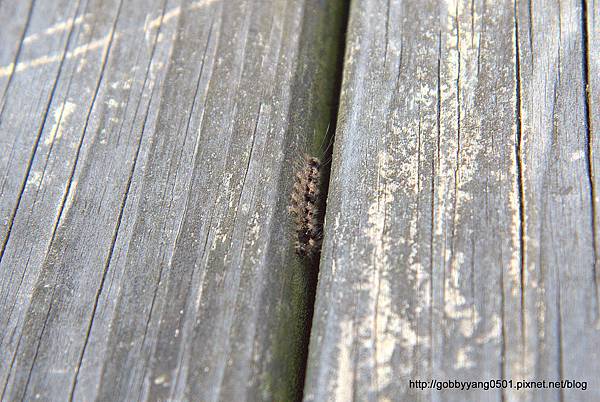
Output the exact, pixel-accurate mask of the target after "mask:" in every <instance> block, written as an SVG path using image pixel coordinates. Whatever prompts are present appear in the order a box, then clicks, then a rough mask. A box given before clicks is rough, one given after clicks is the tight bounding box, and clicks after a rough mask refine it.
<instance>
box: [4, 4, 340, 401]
mask: <svg viewBox="0 0 600 402" xmlns="http://www.w3.org/2000/svg"><path fill="white" fill-rule="evenodd" d="M17 3H19V5H7V4H8V2H2V15H1V17H0V18H1V22H2V23H0V26H1V27H2V30H3V36H2V37H3V41H5V42H6V43H7V44H8V46H7V47H6V48H3V50H2V52H1V53H0V61H1V62H2V63H5V64H4V66H3V67H2V69H1V71H2V74H4V75H3V76H2V81H0V85H2V86H1V87H0V89H1V90H2V91H4V92H3V93H4V95H3V98H2V102H3V103H2V116H1V122H0V141H1V142H2V148H3V149H9V150H10V152H2V160H1V161H2V164H1V165H0V175H1V177H2V180H3V184H2V190H1V194H2V197H1V200H2V202H1V204H0V214H1V216H2V226H1V227H0V230H1V231H0V235H1V236H2V239H3V243H2V244H3V246H2V257H1V261H0V264H1V265H0V276H1V277H0V283H1V285H0V286H1V288H0V289H1V293H0V295H1V296H0V328H2V341H1V344H0V362H1V363H0V386H1V387H2V388H1V389H2V400H34V399H40V400H82V401H83V400H85V401H88V400H206V401H211V400H262V399H267V400H270V399H275V400H294V399H299V398H300V396H301V388H302V383H303V366H304V364H305V353H306V348H307V328H308V326H309V324H310V321H309V320H310V311H311V307H310V306H311V304H312V301H311V297H310V287H311V281H314V279H311V277H312V276H314V275H313V274H312V273H311V271H307V270H306V267H305V266H304V264H303V263H302V262H301V261H300V260H298V259H297V258H296V256H295V255H294V253H293V240H292V238H291V233H293V228H292V227H291V219H290V218H289V216H288V213H287V205H288V198H289V197H288V196H289V194H290V191H291V188H292V185H293V174H294V169H295V167H294V166H295V165H296V164H297V162H299V161H300V160H301V157H302V154H303V152H305V151H306V150H308V149H309V148H311V147H312V143H313V142H314V143H315V144H319V143H320V142H321V141H322V137H323V135H324V132H325V129H326V127H327V124H328V122H329V121H330V120H331V117H330V114H331V110H332V105H333V104H334V95H335V94H334V91H333V90H332V88H333V87H334V83H335V81H336V79H335V74H336V64H337V63H336V59H337V53H338V47H339V41H340V34H341V26H342V17H343V13H340V12H339V11H340V4H341V3H336V2H329V3H325V2H321V1H316V0H306V1H301V0H298V1H292V0H290V1H285V0H273V1H269V2H254V1H249V0H248V1H246V0H240V1H236V2H230V1H222V0H202V1H183V2H179V1H172V0H151V1H148V2H146V1H118V0H115V1H112V0H110V1H100V0H81V1H80V2H67V1H64V2H63V1H58V2H51V1H35V2H17ZM9 8H10V10H8V9H9ZM13 9H15V10H16V11H15V12H14V13H15V14H16V16H15V17H14V20H13V16H12V15H11V13H12V11H11V10H13ZM9 21H10V22H9ZM4 22H7V24H5V23H4ZM5 31H6V35H7V36H6V37H5V36H4V32H5ZM11 60H15V61H14V62H13V63H14V68H13V66H11V64H10V63H11V62H12V61H11ZM5 77H8V78H5Z"/></svg>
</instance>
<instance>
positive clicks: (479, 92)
mask: <svg viewBox="0 0 600 402" xmlns="http://www.w3.org/2000/svg"><path fill="white" fill-rule="evenodd" d="M584 3H587V6H588V11H587V14H584V13H583V10H582V3H581V2H576V1H566V2H560V4H559V3H558V2H551V1H536V0H533V1H531V2H525V1H517V2H516V3H515V2H513V1H497V2H486V1H482V0H474V1H471V0H468V1H467V0H458V1H438V0H429V1H395V0H391V1H387V0H385V1H384V0H366V1H361V2H353V3H352V7H351V15H350V23H349V30H348V42H347V49H346V56H345V69H344V83H343V86H342V92H341V99H340V102H341V106H340V111H339V117H338V130H337V132H336V142H335V146H334V159H333V166H332V180H331V183H330V192H329V196H328V208H327V216H326V227H325V242H324V249H323V256H322V259H321V267H320V276H319V284H318V290H317V301H316V307H315V318H314V320H313V332H312V334H311V344H310V349H309V362H308V373H307V380H306V386H305V400H307V401H313V400H315V401H321V400H361V401H362V400H406V401H413V400H436V401H438V400H439V401H464V400H485V401H492V400H497V401H500V400H528V401H530V400H540V401H550V400H565V399H566V400H589V401H592V400H597V399H598V398H599V397H600V382H599V378H600V376H599V375H598V374H599V373H600V366H599V362H600V359H599V357H600V356H598V349H597V347H596V345H597V344H598V341H599V340H600V327H599V325H598V322H599V321H598V299H597V274H596V268H595V256H596V255H597V253H596V251H595V246H594V238H595V237H596V238H597V236H598V233H597V225H595V224H593V219H592V217H593V216H594V211H597V209H595V208H594V207H593V205H594V203H593V202H592V197H591V193H592V191H591V188H593V186H591V184H594V183H595V182H594V180H595V179H591V178H592V175H591V172H592V171H593V168H591V166H590V165H595V164H596V162H594V161H595V160H592V162H591V163H590V164H588V152H589V148H588V147H589V144H588V141H589V139H590V132H591V131H590V128H589V127H590V126H592V127H593V123H591V124H590V125H589V126H586V102H585V100H586V97H585V84H586V82H585V81H586V78H585V77H586V75H585V74H584V69H583V66H585V65H586V64H585V63H582V60H586V59H585V58H584V53H585V52H584V46H583V39H584V38H585V35H584V27H585V26H586V23H585V22H584V21H586V18H585V16H586V15H587V27H588V28H587V31H588V34H587V39H588V40H587V46H588V49H587V55H588V60H589V59H593V58H594V57H597V53H598V50H597V49H596V48H594V47H595V46H597V43H596V42H595V37H596V36H593V34H590V31H594V30H596V31H594V32H597V25H594V24H596V22H594V21H597V19H596V20H594V18H593V17H592V16H597V12H598V11H597V5H595V3H594V2H584ZM590 55H594V56H590ZM596 60H597V59H596ZM587 66H588V74H587V77H588V79H589V80H592V91H591V92H590V93H592V95H591V98H592V101H591V102H590V103H591V105H590V106H589V109H590V110H589V116H590V121H592V122H593V121H595V119H597V115H598V111H597V105H594V100H593V96H594V95H593V93H594V92H593V82H595V81H593V80H595V79H596V78H590V77H592V75H593V72H591V71H590V70H593V69H595V68H597V64H594V62H593V61H592V62H589V61H588V64H587ZM594 107H596V109H594ZM586 127H588V128H587V129H586ZM592 138H593V137H592ZM594 144H596V143H595V142H594ZM593 155H594V156H595V157H596V158H597V155H598V153H597V151H596V148H594V150H593ZM596 248H597V247H596ZM594 275H596V277H595V276H594ZM501 378H504V379H512V380H513V381H518V380H544V379H545V380H553V381H554V380H559V379H570V380H578V381H587V385H588V388H587V390H586V391H585V392H584V391H578V390H568V389H565V390H556V389H554V390H535V391H534V390H531V389H527V390H520V391H517V390H516V389H491V390H482V389H476V390H470V391H460V390H452V389H440V390H438V389H424V390H420V389H415V388H410V387H409V381H410V380H430V379H437V380H438V381H444V380H459V381H470V380H496V379H501Z"/></svg>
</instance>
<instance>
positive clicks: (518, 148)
mask: <svg viewBox="0 0 600 402" xmlns="http://www.w3.org/2000/svg"><path fill="white" fill-rule="evenodd" d="M514 18H515V83H516V85H515V98H516V103H515V113H516V116H515V118H516V122H515V123H516V133H515V135H516V138H515V161H516V170H517V187H518V189H517V194H518V202H519V254H520V274H519V275H520V287H521V301H520V302H521V336H522V341H523V344H524V343H525V269H526V263H525V260H526V251H527V249H526V243H525V233H526V229H527V228H526V226H525V199H524V194H525V184H524V180H523V149H522V144H523V121H522V113H521V108H522V105H521V96H522V87H521V48H520V46H519V39H520V37H519V15H518V5H517V2H516V1H515V2H514ZM530 51H533V49H530Z"/></svg>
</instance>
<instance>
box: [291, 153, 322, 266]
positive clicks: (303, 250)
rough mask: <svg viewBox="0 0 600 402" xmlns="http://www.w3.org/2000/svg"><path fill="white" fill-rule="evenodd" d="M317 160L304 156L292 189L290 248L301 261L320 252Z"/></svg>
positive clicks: (320, 235)
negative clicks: (292, 238) (293, 233)
mask: <svg viewBox="0 0 600 402" xmlns="http://www.w3.org/2000/svg"><path fill="white" fill-rule="evenodd" d="M320 186H321V161H320V160H319V158H316V157H314V156H309V155H305V156H304V161H303V164H302V167H301V168H300V170H299V171H298V172H297V173H296V178H295V183H294V187H293V190H292V196H291V205H290V207H289V211H290V214H291V215H292V217H293V218H294V224H295V227H296V240H295V245H294V249H295V251H296V254H297V255H298V256H300V257H303V258H311V259H312V258H314V257H316V256H318V255H319V253H320V251H321V242H322V239H323V224H322V223H321V208H320V200H321V198H320Z"/></svg>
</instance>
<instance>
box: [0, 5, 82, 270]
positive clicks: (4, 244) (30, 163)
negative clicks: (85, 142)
mask: <svg viewBox="0 0 600 402" xmlns="http://www.w3.org/2000/svg"><path fill="white" fill-rule="evenodd" d="M80 5H81V2H80V1H78V2H77V6H76V7H75V14H74V15H75V17H77V15H79V7H80ZM31 7H32V8H33V2H32V6H31ZM31 12H32V11H31V10H29V13H30V14H29V17H28V19H27V25H26V27H25V30H24V31H23V38H24V37H25V33H26V32H27V29H28V27H29V23H30V19H31ZM74 27H75V24H73V25H72V26H71V27H70V29H69V33H68V34H67V40H66V42H65V48H64V50H63V54H62V56H61V59H60V62H59V65H58V69H57V72H56V76H55V79H54V84H53V85H52V89H51V91H50V97H49V99H48V103H47V104H46V109H45V110H44V115H43V117H42V124H41V126H40V128H39V130H38V132H37V134H36V138H35V141H34V143H33V148H32V151H31V155H30V157H29V160H28V161H27V168H26V170H25V177H24V179H23V180H22V184H21V188H20V189H19V195H18V197H17V202H16V204H15V208H14V209H13V211H12V213H11V215H10V218H9V220H8V228H7V231H6V235H5V238H4V239H3V240H2V244H1V245H0V261H2V258H3V257H4V252H5V250H6V247H7V245H8V241H9V239H10V236H11V232H12V227H13V224H14V221H15V218H16V216H17V211H18V209H19V207H20V205H21V200H22V198H23V195H24V193H25V187H26V184H27V178H28V177H29V175H30V173H31V169H32V167H33V161H34V159H35V155H36V152H37V150H38V145H39V143H40V139H41V138H42V133H43V132H44V128H45V127H46V122H47V121H48V115H49V114H50V107H51V106H52V102H53V100H54V95H55V93H56V89H57V88H58V81H59V78H60V76H61V74H62V69H63V66H64V63H65V59H66V57H67V52H68V49H69V46H70V44H71V40H72V36H73V28H74ZM23 40H24V39H23ZM18 53H19V55H20V53H21V45H19V52H18ZM19 55H17V58H15V63H16V62H17V61H18V57H19ZM15 68H16V64H15V65H14V67H13V69H15ZM11 80H12V73H11V76H10V77H9V82H8V84H7V91H8V85H10V82H11ZM3 112H4V103H3V104H2V110H1V111H0V120H1V118H2V113H3Z"/></svg>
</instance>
